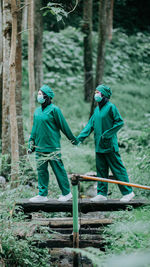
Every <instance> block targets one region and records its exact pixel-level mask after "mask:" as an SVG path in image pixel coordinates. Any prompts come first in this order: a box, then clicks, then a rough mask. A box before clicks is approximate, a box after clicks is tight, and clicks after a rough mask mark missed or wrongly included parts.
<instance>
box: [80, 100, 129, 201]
mask: <svg viewBox="0 0 150 267" xmlns="http://www.w3.org/2000/svg"><path fill="white" fill-rule="evenodd" d="M123 124H124V123H123V120H122V118H121V115H120V114H119V111H118V109H117V108H116V106H115V105H114V104H112V103H111V102H109V101H108V102H107V103H106V104H105V105H104V106H103V107H102V109H101V110H100V109H99V107H98V106H97V107H96V108H95V111H94V114H93V116H92V117H91V118H90V120H89V122H88V123H87V125H86V126H85V128H84V129H83V130H82V132H81V133H80V134H79V136H78V138H77V139H78V140H79V141H80V142H82V141H83V140H84V139H85V138H86V137H88V136H89V135H90V133H91V132H92V131H94V139H95V150H96V169H97V175H98V176H99V177H104V178H108V171H109V168H110V169H111V171H112V173H113V175H114V176H115V178H116V179H117V180H120V181H124V182H129V178H128V175H127V172H126V169H125V167H124V166H123V163H122V160H121V157H120V155H119V147H118V142H117V131H118V130H119V129H120V128H121V127H122V126H123ZM119 189H120V191H121V193H122V194H123V195H127V194H130V193H131V192H132V188H131V187H129V186H123V185H119ZM97 193H98V194H101V195H103V196H107V193H108V183H104V182H98V184H97Z"/></svg>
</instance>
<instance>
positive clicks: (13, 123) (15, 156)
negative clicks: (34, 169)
mask: <svg viewBox="0 0 150 267" xmlns="http://www.w3.org/2000/svg"><path fill="white" fill-rule="evenodd" d="M11 12H12V35H11V51H10V65H9V67H10V89H9V92H10V111H11V112H10V129H11V135H10V136H11V163H12V165H11V180H12V181H13V184H12V185H13V187H14V185H16V180H17V177H18V173H19V168H18V163H19V147H18V126H17V114H16V97H15V96H16V48H17V47H16V44H17V6H16V0H11Z"/></svg>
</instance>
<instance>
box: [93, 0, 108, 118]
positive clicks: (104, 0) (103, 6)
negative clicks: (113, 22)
mask: <svg viewBox="0 0 150 267" xmlns="http://www.w3.org/2000/svg"><path fill="white" fill-rule="evenodd" d="M108 1H110V0H100V1H99V29H98V49H97V63H96V79H95V87H96V86H97V85H98V84H100V83H102V78H103V73H104V55H105V44H106V39H107V25H108V24H107V7H108ZM93 94H94V92H93ZM94 102H95V101H94V97H93V100H92V105H91V111H90V116H91V115H92V114H93V111H94V107H95V104H94Z"/></svg>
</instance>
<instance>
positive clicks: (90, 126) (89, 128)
mask: <svg viewBox="0 0 150 267" xmlns="http://www.w3.org/2000/svg"><path fill="white" fill-rule="evenodd" d="M93 130H94V114H93V115H92V117H91V118H90V120H89V121H88V123H87V125H86V126H85V127H84V129H83V130H82V131H81V133H80V134H79V135H78V137H77V139H78V140H79V141H80V142H83V141H84V139H85V138H86V137H88V136H89V135H90V134H91V132H92V131H93Z"/></svg>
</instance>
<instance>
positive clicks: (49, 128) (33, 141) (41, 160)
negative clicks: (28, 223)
mask: <svg viewBox="0 0 150 267" xmlns="http://www.w3.org/2000/svg"><path fill="white" fill-rule="evenodd" d="M53 97H54V93H53V91H52V89H51V88H50V87H49V86H47V85H43V86H42V87H41V88H40V90H39V92H38V96H37V101H38V103H40V104H41V106H40V107H38V108H37V109H36V110H35V112H34V117H33V127H32V132H31V136H30V138H29V148H28V153H32V152H33V151H34V150H35V152H36V161H37V172H38V188H39V194H38V195H37V196H35V197H32V198H31V199H30V201H31V202H44V201H47V200H48V198H47V195H48V182H49V172H48V163H50V165H51V168H52V170H53V172H54V174H55V176H56V178H57V182H58V185H59V187H60V190H61V192H62V195H61V196H60V197H59V199H58V200H59V201H68V200H70V199H71V198H72V194H71V191H70V185H69V181H68V177H67V173H66V171H65V168H64V165H63V162H62V160H61V154H60V149H61V145H60V138H61V135H60V130H61V131H62V132H63V133H64V134H65V135H66V137H67V138H68V139H69V140H70V141H71V142H72V144H74V145H76V144H77V140H76V137H75V136H74V135H73V134H72V132H71V130H70V128H69V126H68V124H67V122H66V120H65V118H64V116H63V115H62V113H61V110H60V109H59V108H58V107H57V106H56V105H54V104H52V103H51V100H52V98H53Z"/></svg>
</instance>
